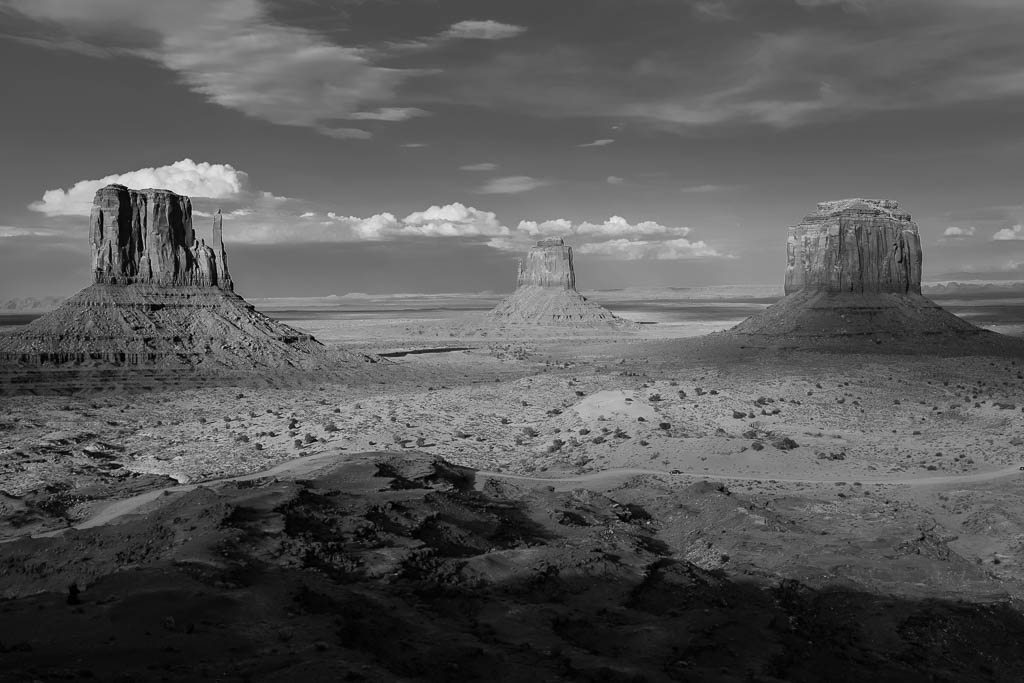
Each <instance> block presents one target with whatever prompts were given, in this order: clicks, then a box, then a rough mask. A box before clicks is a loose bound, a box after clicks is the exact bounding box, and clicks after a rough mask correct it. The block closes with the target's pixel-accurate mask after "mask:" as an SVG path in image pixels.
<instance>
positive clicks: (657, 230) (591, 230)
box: [574, 216, 690, 237]
mask: <svg viewBox="0 0 1024 683" xmlns="http://www.w3.org/2000/svg"><path fill="white" fill-rule="evenodd" d="M574 232H576V234H579V235H595V236H601V237H620V236H625V235H633V236H638V235H678V236H680V237H683V236H686V235H689V234H690V229H689V228H686V227H673V226H667V225H662V224H660V223H657V222H655V221H640V222H639V223H630V222H629V221H627V220H626V219H625V218H623V217H622V216H612V217H611V218H609V219H608V220H606V221H605V222H604V223H587V222H584V223H580V224H579V225H578V226H577V227H576V229H575V231H574Z"/></svg>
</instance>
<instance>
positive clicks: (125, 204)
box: [0, 185, 323, 369]
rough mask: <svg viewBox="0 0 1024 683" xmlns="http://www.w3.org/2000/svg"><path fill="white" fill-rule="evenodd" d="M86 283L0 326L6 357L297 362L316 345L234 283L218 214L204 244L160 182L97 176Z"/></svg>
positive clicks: (316, 352) (313, 356)
mask: <svg viewBox="0 0 1024 683" xmlns="http://www.w3.org/2000/svg"><path fill="white" fill-rule="evenodd" d="M89 244H90V246H91V248H92V280H93V283H92V285H90V286H88V287H86V288H85V289H83V290H82V291H80V292H79V293H78V294H76V295H75V296H73V297H71V298H70V299H68V300H67V301H66V302H64V304H63V305H61V306H60V307H59V308H57V309H56V310H54V311H52V312H50V313H48V314H46V315H44V316H42V317H41V318H38V319H37V320H35V321H33V322H32V323H30V324H29V325H27V326H25V327H24V328H21V329H18V330H15V331H14V332H12V333H9V334H3V335H0V361H3V362H4V363H5V364H16V365H46V366H48V365H65V364H85V365H157V366H171V367H174V366H179V367H180V366H185V367H197V366H201V367H203V368H218V367H219V368H239V369H243V368H257V367H289V366H296V367H304V366H315V365H318V364H319V363H320V362H321V356H322V355H323V346H322V345H321V344H320V343H319V342H318V341H316V340H315V339H314V338H313V337H312V336H310V335H308V334H305V333H302V332H299V331H298V330H295V329H293V328H291V327H289V326H288V325H285V324H283V323H280V322H277V321H275V320H272V319H271V318H268V317H267V316H265V315H263V314H262V313H259V312H258V311H256V310H255V309H254V307H253V306H252V305H251V304H249V303H248V302H247V301H245V300H244V299H243V298H242V297H240V296H238V295H237V294H235V292H234V282H233V281H232V279H231V274H230V272H229V270H228V261H227V250H226V249H225V247H224V238H223V216H222V215H221V214H220V212H219V211H218V212H217V214H216V215H215V216H214V218H213V234H212V240H211V243H210V244H207V243H206V240H205V239H203V238H201V237H198V236H197V235H196V233H195V231H194V229H193V225H192V202H191V200H190V199H189V198H188V197H185V196H183V195H179V194H175V193H174V192H171V191H169V190H154V189H147V190H130V189H128V188H127V187H125V186H123V185H107V186H106V187H103V188H100V189H99V190H98V191H97V192H96V196H95V199H94V200H93V207H92V212H91V215H90V219H89Z"/></svg>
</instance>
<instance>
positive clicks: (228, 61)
mask: <svg viewBox="0 0 1024 683" xmlns="http://www.w3.org/2000/svg"><path fill="white" fill-rule="evenodd" d="M8 6H9V7H12V8H13V9H15V10H17V11H19V12H20V13H22V14H23V15H25V16H28V17H30V18H33V19H36V20H39V21H41V22H55V23H56V24H58V25H61V26H62V27H63V28H64V29H66V30H67V31H69V32H70V33H72V34H74V37H76V38H81V39H83V40H86V41H89V40H95V42H97V44H101V45H103V46H104V47H114V48H116V49H118V50H119V51H120V52H122V53H124V52H127V53H131V54H134V55H136V56H139V57H142V58H145V59H149V60H152V61H154V62H157V63H158V64H160V65H162V66H164V67H165V68H167V69H170V70H171V71H173V72H175V73H176V74H178V75H179V77H180V78H181V80H182V81H183V82H184V83H185V84H186V85H187V86H188V87H189V88H190V89H192V90H193V91H194V92H197V93H199V94H201V95H203V96H204V97H206V98H207V99H208V100H209V101H210V102H213V103H215V104H218V105H220V106H222V107H226V108H228V109H233V110H236V111H240V112H242V113H244V114H246V115H248V116H252V117H254V118H258V119H262V120H265V121H270V122H272V123H277V124H281V125H287V126H302V127H308V128H313V129H315V130H317V131H319V132H321V133H323V134H325V135H328V136H330V137H334V138H341V139H349V138H365V137H369V135H370V133H369V132H368V131H364V130H361V129H357V128H345V127H333V126H332V125H331V124H330V122H336V121H338V120H339V119H345V118H351V117H353V116H355V118H357V119H358V118H363V119H370V118H372V119H373V120H378V121H399V120H404V118H408V117H409V116H410V115H412V114H413V112H414V109H413V108H402V107H391V108H385V109H382V110H378V112H364V111H362V108H361V105H362V104H364V103H366V102H382V101H389V100H392V99H394V95H395V90H396V88H397V87H398V85H399V84H400V83H402V82H403V81H404V80H405V79H406V78H407V77H408V76H410V75H412V74H414V73H416V72H415V71H412V70H400V69H394V68H384V67H379V66H375V65H374V64H373V63H371V62H370V59H369V56H370V53H369V52H368V51H366V50H363V49H359V48H351V47H344V46H341V45H337V44H335V43H332V42H330V41H328V40H326V39H325V38H323V37H322V35H321V34H320V33H317V32H315V31H312V30H307V29H303V28H298V27H296V26H285V25H282V24H278V23H275V22H274V21H273V19H272V18H271V15H270V12H269V10H268V7H267V5H266V0H222V1H220V2H210V1H209V0H174V2H170V1H167V2H138V0H75V2H67V1H66V0H10V1H9V3H8ZM453 28H454V27H453ZM472 29H473V27H472V26H471V27H467V30H469V31H472ZM476 30H478V31H483V32H485V33H486V29H485V28H484V27H478V28H477V29H476ZM492 30H496V29H492ZM126 36H128V38H125V37H126ZM119 40H120V41H122V42H121V44H120V45H117V42H118V41H119ZM112 41H113V43H114V45H113V46H111V42H112ZM147 43H148V44H147Z"/></svg>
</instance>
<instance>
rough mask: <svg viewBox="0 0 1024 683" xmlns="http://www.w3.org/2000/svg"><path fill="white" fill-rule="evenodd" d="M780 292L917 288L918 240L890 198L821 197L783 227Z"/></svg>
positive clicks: (911, 290) (900, 291)
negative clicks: (799, 219)
mask: <svg viewBox="0 0 1024 683" xmlns="http://www.w3.org/2000/svg"><path fill="white" fill-rule="evenodd" d="M786 253H787V266H786V294H793V293H796V292H800V291H813V292H834V293H840V292H853V293H865V294H870V293H893V294H907V293H914V294H920V293H921V239H920V237H919V236H918V230H917V224H916V223H914V222H913V221H912V220H911V219H910V214H909V213H907V212H906V211H903V210H902V209H900V205H899V202H895V201H893V200H890V199H843V200H839V201H830V202H822V203H820V204H818V209H817V211H815V212H814V213H812V214H809V215H808V216H806V217H805V218H804V219H803V222H801V223H800V224H799V225H796V226H793V227H791V228H790V229H789V238H788V240H787V242H786Z"/></svg>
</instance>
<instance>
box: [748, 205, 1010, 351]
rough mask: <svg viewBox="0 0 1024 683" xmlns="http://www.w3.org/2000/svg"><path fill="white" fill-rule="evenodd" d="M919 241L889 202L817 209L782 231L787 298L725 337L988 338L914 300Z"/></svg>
mask: <svg viewBox="0 0 1024 683" xmlns="http://www.w3.org/2000/svg"><path fill="white" fill-rule="evenodd" d="M921 264H922V251H921V238H920V236H919V233H918V228H917V224H916V223H915V222H914V221H913V220H911V217H910V214H909V213H907V212H906V211H905V210H903V209H902V208H901V207H900V204H899V202H896V201H893V200H891V199H842V200H838V201H828V202H821V203H820V204H818V206H817V210H816V211H815V212H814V213H811V214H809V215H807V216H805V217H804V219H803V221H801V222H800V223H799V224H798V225H795V226H792V227H790V228H789V235H788V238H787V240H786V286H785V292H786V296H785V297H784V298H783V299H782V300H781V301H779V302H778V303H776V304H774V305H772V306H770V307H768V308H767V309H765V310H764V311H762V312H761V313H758V314H757V315H754V316H751V317H750V318H748V319H747V320H745V321H743V322H742V323H740V324H739V325H737V326H736V327H734V328H732V329H731V330H729V333H730V334H738V335H758V336H774V337H795V338H801V337H804V338H806V337H820V338H843V337H845V338H872V339H874V340H875V341H879V342H880V341H881V340H883V339H886V338H889V339H893V338H921V337H922V336H929V337H932V338H935V337H936V336H943V335H945V336H952V337H962V336H965V335H978V334H992V333H988V332H987V331H985V330H982V329H980V328H978V327H975V326H974V325H971V324H970V323H968V322H967V321H965V320H962V319H960V318H958V317H956V316H955V315H953V314H952V313H949V312H948V311H946V310H944V309H943V308H941V307H940V306H938V305H937V304H935V303H934V302H932V301H931V300H929V299H927V298H925V297H924V296H922V294H921Z"/></svg>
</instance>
